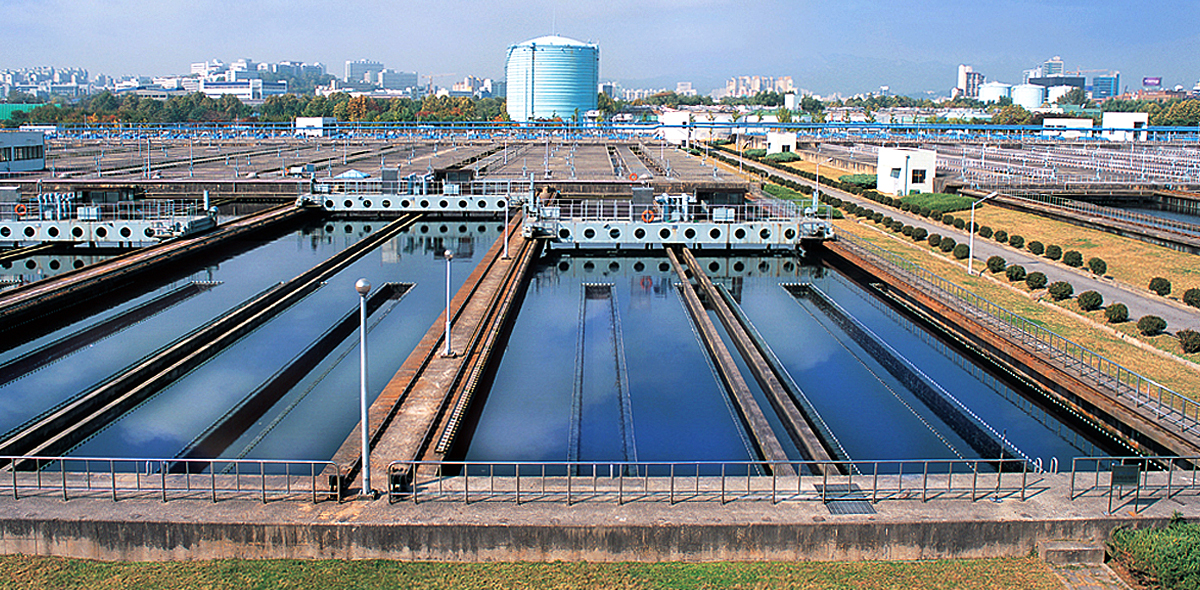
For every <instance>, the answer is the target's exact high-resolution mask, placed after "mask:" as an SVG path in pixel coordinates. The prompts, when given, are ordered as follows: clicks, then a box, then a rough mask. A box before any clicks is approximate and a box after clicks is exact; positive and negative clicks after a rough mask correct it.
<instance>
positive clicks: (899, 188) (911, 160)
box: [875, 147, 937, 195]
mask: <svg viewBox="0 0 1200 590" xmlns="http://www.w3.org/2000/svg"><path fill="white" fill-rule="evenodd" d="M875 170H876V176H877V178H876V186H877V187H878V189H879V191H880V192H885V193H891V194H894V195H910V194H916V193H932V192H933V177H934V176H935V175H936V174H937V152H935V151H933V150H919V149H915V148H889V147H881V148H879V157H878V160H877V161H876V167H875Z"/></svg>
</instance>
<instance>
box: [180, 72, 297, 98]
mask: <svg viewBox="0 0 1200 590" xmlns="http://www.w3.org/2000/svg"><path fill="white" fill-rule="evenodd" d="M197 90H198V91H199V92H203V93H204V95H205V96H207V97H209V98H221V97H222V96H224V95H226V94H232V95H234V96H236V97H238V100H241V101H242V102H250V101H261V100H263V99H264V98H266V97H268V96H273V95H276V94H287V91H288V88H287V81H286V80H280V81H279V82H265V81H263V80H261V79H258V78H255V79H252V80H237V81H232V82H231V81H212V80H200V86H199V88H198V89H197Z"/></svg>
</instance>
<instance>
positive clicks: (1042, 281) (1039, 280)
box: [1025, 270, 1046, 291]
mask: <svg viewBox="0 0 1200 590" xmlns="http://www.w3.org/2000/svg"><path fill="white" fill-rule="evenodd" d="M1025 284H1026V285H1028V286H1029V288H1030V289H1032V290H1034V291H1037V290H1038V289H1041V288H1042V287H1045V286H1046V275H1044V274H1042V273H1040V272H1038V271H1036V270H1035V271H1033V272H1031V273H1029V275H1027V276H1026V277H1025Z"/></svg>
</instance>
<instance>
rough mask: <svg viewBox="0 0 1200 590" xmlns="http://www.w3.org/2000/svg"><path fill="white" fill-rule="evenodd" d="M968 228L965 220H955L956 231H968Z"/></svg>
mask: <svg viewBox="0 0 1200 590" xmlns="http://www.w3.org/2000/svg"><path fill="white" fill-rule="evenodd" d="M966 227H967V222H966V221H964V220H962V219H955V220H954V229H966Z"/></svg>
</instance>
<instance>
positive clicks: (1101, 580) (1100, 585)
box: [1050, 564, 1130, 590]
mask: <svg viewBox="0 0 1200 590" xmlns="http://www.w3.org/2000/svg"><path fill="white" fill-rule="evenodd" d="M1050 569H1051V570H1053V571H1054V575H1056V576H1058V579H1060V580H1062V581H1063V584H1064V585H1065V586H1066V588H1067V590H1130V588H1129V585H1128V584H1126V583H1125V582H1124V581H1123V580H1121V578H1120V577H1118V576H1117V574H1116V573H1115V572H1113V571H1112V569H1110V568H1109V567H1108V566H1107V565H1104V564H1100V565H1058V566H1051V568H1050Z"/></svg>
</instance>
